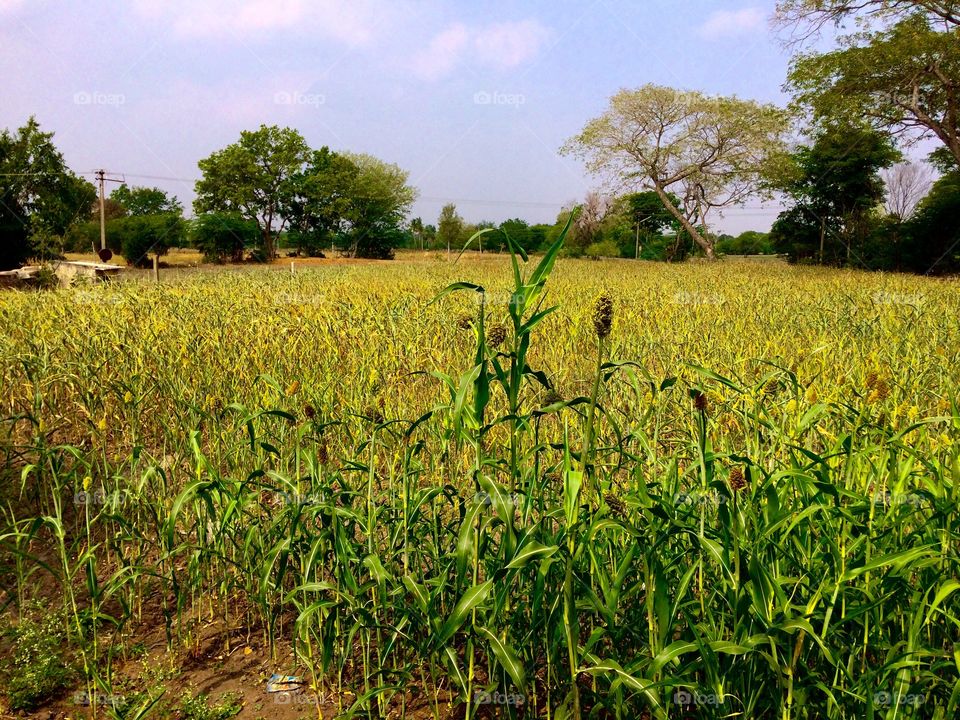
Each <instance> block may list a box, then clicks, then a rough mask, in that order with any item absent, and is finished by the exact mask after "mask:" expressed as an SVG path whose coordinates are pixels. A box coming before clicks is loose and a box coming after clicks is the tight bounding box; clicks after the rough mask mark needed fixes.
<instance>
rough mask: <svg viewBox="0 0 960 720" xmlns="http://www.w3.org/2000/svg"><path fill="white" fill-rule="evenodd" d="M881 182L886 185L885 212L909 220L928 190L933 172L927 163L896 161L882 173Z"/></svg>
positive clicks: (931, 182)
mask: <svg viewBox="0 0 960 720" xmlns="http://www.w3.org/2000/svg"><path fill="white" fill-rule="evenodd" d="M883 182H884V183H885V184H886V186H887V199H886V202H885V203H884V206H885V208H886V210H887V213H889V214H890V215H894V216H896V217H898V218H900V219H901V220H909V219H910V218H911V217H912V216H913V213H914V212H915V211H916V209H917V206H918V205H919V204H920V201H921V200H923V198H924V197H926V195H927V193H928V192H929V191H930V187H931V185H932V184H933V173H932V172H931V170H930V166H929V165H928V164H927V163H923V162H904V163H898V164H897V165H894V166H893V167H892V168H890V169H889V170H887V171H886V172H884V173H883Z"/></svg>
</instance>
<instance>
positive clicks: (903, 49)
mask: <svg viewBox="0 0 960 720" xmlns="http://www.w3.org/2000/svg"><path fill="white" fill-rule="evenodd" d="M931 4H933V3H931ZM958 33H960V29H958V28H957V26H956V25H953V26H948V28H947V29H945V30H938V29H937V28H936V27H935V26H934V23H933V21H932V20H931V19H930V15H929V14H928V13H924V12H917V13H914V14H911V15H909V16H907V17H905V18H903V19H901V20H900V21H899V22H897V23H896V24H895V25H893V26H892V27H889V28H886V29H883V30H880V31H877V32H872V33H861V34H858V35H853V36H849V37H846V38H844V39H843V40H842V46H841V48H840V49H838V50H834V51H832V52H826V53H807V54H801V55H800V56H799V57H797V58H796V59H795V60H794V61H793V63H792V65H791V69H790V75H789V80H788V87H789V89H791V90H792V92H793V93H794V106H795V108H796V109H797V110H798V111H803V112H807V111H810V110H812V112H813V116H814V118H815V119H816V120H818V121H819V120H823V119H825V118H828V119H837V118H844V119H846V120H847V121H854V120H856V121H859V120H860V119H867V120H869V121H870V122H872V123H873V124H874V126H875V127H878V128H884V129H887V130H890V131H891V132H893V133H894V134H896V135H898V136H907V137H909V138H911V139H917V138H922V137H931V136H934V137H936V138H938V139H939V140H940V141H941V142H942V143H943V144H944V146H945V147H947V148H948V149H949V151H950V153H951V154H952V155H953V157H954V158H956V159H957V160H960V35H958Z"/></svg>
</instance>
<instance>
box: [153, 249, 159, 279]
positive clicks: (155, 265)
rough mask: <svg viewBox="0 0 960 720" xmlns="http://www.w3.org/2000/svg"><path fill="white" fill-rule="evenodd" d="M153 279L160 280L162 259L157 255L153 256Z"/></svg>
mask: <svg viewBox="0 0 960 720" xmlns="http://www.w3.org/2000/svg"><path fill="white" fill-rule="evenodd" d="M153 281H154V282H156V283H158V282H160V260H159V258H158V257H157V256H156V255H154V256H153Z"/></svg>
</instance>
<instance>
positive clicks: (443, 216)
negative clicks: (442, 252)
mask: <svg viewBox="0 0 960 720" xmlns="http://www.w3.org/2000/svg"><path fill="white" fill-rule="evenodd" d="M463 225H464V223H463V218H462V217H460V215H458V214H457V206H456V205H454V204H453V203H447V204H446V205H444V206H443V209H442V210H441V211H440V218H439V219H438V220H437V242H438V243H439V244H440V247H443V246H444V245H446V246H447V253H448V254H449V253H450V248H451V247H452V246H453V245H454V244H455V243H457V242H459V241H460V235H461V234H462V232H463Z"/></svg>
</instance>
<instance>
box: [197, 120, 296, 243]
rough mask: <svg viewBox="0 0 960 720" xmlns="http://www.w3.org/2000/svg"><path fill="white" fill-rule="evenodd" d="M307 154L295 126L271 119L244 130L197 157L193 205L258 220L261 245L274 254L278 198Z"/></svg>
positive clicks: (280, 219)
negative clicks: (224, 144) (269, 122)
mask: <svg viewBox="0 0 960 720" xmlns="http://www.w3.org/2000/svg"><path fill="white" fill-rule="evenodd" d="M309 159H310V149H309V148H308V147H307V143H306V141H305V140H304V139H303V137H302V136H301V135H300V133H298V132H297V131H296V130H293V129H291V128H280V127H277V126H276V125H271V126H269V127H268V126H266V125H261V126H260V128H259V129H258V130H253V131H250V130H244V131H243V132H241V133H240V140H239V141H238V142H236V143H234V144H232V145H228V146H227V147H225V148H224V149H222V150H218V151H217V152H215V153H213V154H212V155H210V156H209V157H208V158H205V159H203V160H201V161H200V162H199V166H200V171H201V172H202V173H203V177H202V178H201V179H200V180H198V181H197V183H196V192H197V198H196V200H194V203H193V207H194V210H195V211H196V212H197V213H198V214H202V213H208V212H216V213H227V214H238V215H240V216H242V217H243V218H245V219H247V220H250V221H252V222H255V223H257V227H259V228H260V238H261V240H260V248H261V250H262V252H263V254H264V255H265V256H266V257H267V258H268V259H270V258H273V257H275V256H276V236H277V234H279V233H280V232H281V231H282V230H283V228H284V226H285V224H286V220H285V218H284V217H283V215H282V213H281V207H282V203H283V200H284V198H285V197H287V196H288V195H289V194H290V192H291V189H290V187H289V186H290V184H291V182H292V178H293V177H295V176H297V175H298V174H299V173H300V172H301V171H302V169H303V166H304V164H305V163H306V162H307V161H308V160H309Z"/></svg>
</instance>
